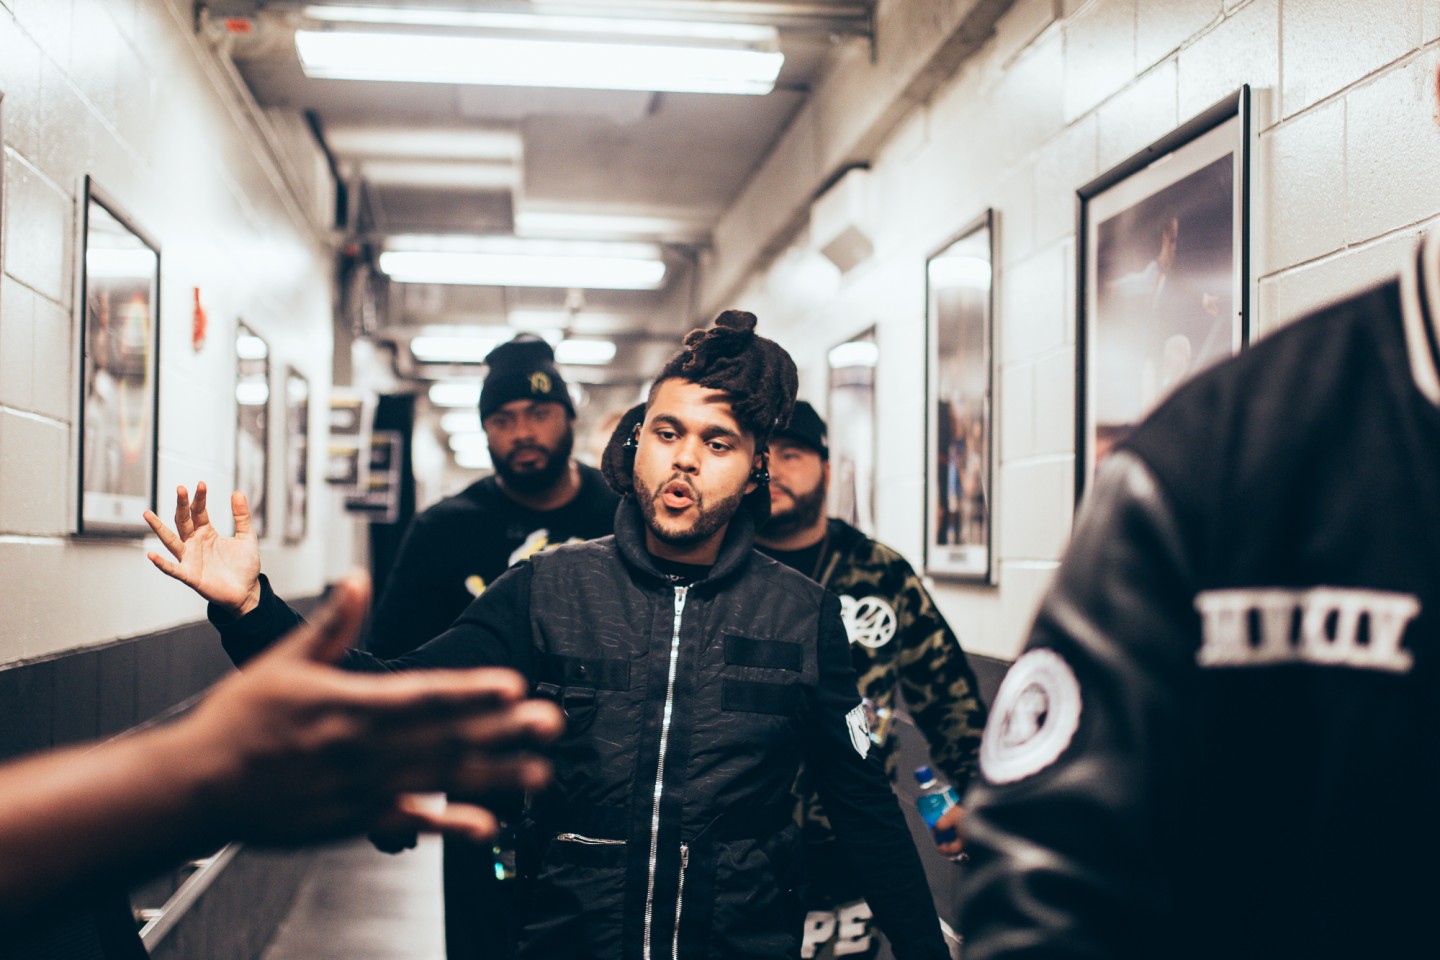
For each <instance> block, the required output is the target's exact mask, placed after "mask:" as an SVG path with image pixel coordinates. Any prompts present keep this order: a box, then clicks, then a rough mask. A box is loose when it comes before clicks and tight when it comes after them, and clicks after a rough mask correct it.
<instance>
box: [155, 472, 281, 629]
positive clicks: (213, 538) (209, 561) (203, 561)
mask: <svg viewBox="0 0 1440 960" xmlns="http://www.w3.org/2000/svg"><path fill="white" fill-rule="evenodd" d="M205 493H206V491H205V483H204V481H201V482H200V483H198V484H196V485H195V500H194V502H193V503H192V502H191V501H190V495H189V493H188V492H187V491H186V490H185V488H184V487H183V486H182V487H177V488H176V490H175V529H174V530H171V529H170V528H169V527H167V526H166V525H165V524H164V522H163V521H161V519H160V518H159V517H157V516H156V515H155V514H154V513H152V512H150V511H149V510H146V511H145V514H144V516H145V522H146V523H148V524H150V529H151V530H154V531H155V535H156V536H157V537H159V538H160V542H161V543H162V544H164V546H165V549H166V550H168V551H170V556H172V557H174V558H175V559H174V560H171V559H168V558H166V557H163V556H161V555H160V554H158V553H147V554H146V556H147V557H149V558H150V562H151V563H153V564H155V566H157V567H159V568H160V571H161V572H162V573H164V574H166V575H167V576H171V577H174V578H175V579H176V580H179V581H180V582H181V583H183V584H185V585H186V586H188V587H190V588H191V589H192V590H194V591H195V592H196V593H198V594H200V596H202V597H204V598H205V599H206V600H209V601H210V602H211V603H214V604H217V605H219V606H221V607H224V608H226V609H227V610H229V611H230V612H231V613H233V614H235V615H237V616H239V615H242V614H246V613H249V612H250V611H251V610H253V609H255V607H256V605H257V604H259V602H260V543H259V541H258V540H257V539H256V538H255V534H254V532H253V531H252V530H251V527H250V504H249V503H248V502H247V501H246V499H245V494H243V493H241V492H240V491H238V490H237V491H235V492H234V493H233V494H231V495H230V512H231V513H232V514H233V515H234V517H235V536H233V537H222V536H221V535H220V534H219V532H218V531H216V529H215V527H214V525H213V524H211V523H210V514H209V512H208V511H207V510H206V509H205Z"/></svg>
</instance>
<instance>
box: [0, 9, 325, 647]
mask: <svg viewBox="0 0 1440 960" xmlns="http://www.w3.org/2000/svg"><path fill="white" fill-rule="evenodd" d="M191 17H192V13H191V4H190V3H189V2H188V0H0V95H3V100H0V116H3V125H4V128H3V139H4V178H5V180H4V186H5V195H4V246H3V254H4V263H3V266H4V274H3V277H0V576H3V579H4V584H5V587H4V602H3V603H0V664H3V663H7V662H11V661H15V660H19V659H25V658H30V657H36V656H42V655H45V654H49V653H53V652H56V651H60V650H65V649H69V648H72V647H78V646H85V645H88V644H94V643H101V642H105V641H109V640H113V639H116V638H117V637H125V636H133V635H136V634H142V633H146V632H150V631H153V630H156V629H160V628H163V627H167V626H171V625H174V624H177V623H182V622H188V621H194V620H196V619H198V618H200V617H202V616H203V615H204V614H203V605H202V604H201V603H200V602H199V601H198V600H197V599H196V598H195V597H194V595H193V594H191V593H190V591H189V590H188V589H186V588H184V587H181V586H179V585H178V584H174V583H172V582H171V581H168V580H166V579H165V578H164V577H162V576H161V575H160V574H159V572H158V571H156V570H154V569H153V568H151V566H150V564H149V562H148V561H147V560H146V559H145V551H146V550H147V549H153V550H158V549H160V547H159V543H158V541H157V540H155V539H154V538H153V537H152V538H147V539H145V540H143V541H142V540H141V539H140V538H138V537H137V538H134V539H129V540H120V541H114V540H111V541H93V540H84V539H79V538H75V537H73V536H71V535H70V532H71V531H73V530H74V528H75V527H74V525H75V506H74V504H75V501H76V485H77V477H76V463H75V454H74V453H73V452H72V448H73V446H74V440H75V438H74V432H75V428H74V424H75V422H76V412H77V407H78V404H79V399H78V398H79V393H80V383H79V377H80V374H79V371H78V360H77V356H76V354H77V349H78V338H79V321H78V319H77V317H76V315H75V303H74V301H75V262H76V257H77V241H78V237H77V232H78V227H77V224H78V217H77V214H78V208H79V205H80V204H81V203H83V179H84V176H85V175H86V174H90V175H92V176H93V177H94V178H95V180H96V182H97V183H98V184H100V185H101V186H102V187H103V189H104V190H106V191H107V193H108V194H109V195H110V196H111V197H112V198H113V199H114V200H115V202H116V203H117V204H119V205H120V206H121V207H123V208H124V210H125V211H126V212H127V213H128V214H129V215H130V216H131V217H133V218H134V219H135V221H136V222H137V223H138V224H140V225H141V226H142V227H143V228H144V229H145V230H146V231H147V232H149V233H150V234H151V235H152V236H153V237H155V238H156V239H157V240H158V241H159V243H160V245H161V248H162V253H161V283H162V290H161V294H160V418H159V424H160V428H159V475H158V482H159V489H160V501H161V506H160V511H159V512H160V514H161V515H162V516H167V515H168V514H169V513H171V512H173V507H172V508H169V509H167V507H166V505H165V504H166V502H167V501H168V502H169V503H170V504H173V502H174V499H173V498H174V494H173V491H174V488H175V485H176V484H178V483H184V484H186V485H187V486H190V487H192V488H193V485H194V483H195V481H196V480H198V479H205V480H206V481H207V482H208V483H209V484H210V485H211V487H212V489H213V490H214V491H215V493H216V494H217V496H216V497H215V500H216V501H217V504H216V505H217V507H218V512H219V514H220V515H221V516H223V517H224V518H226V522H227V523H228V517H229V508H228V495H229V491H230V488H231V484H232V482H233V476H234V446H235V414H234V399H233V390H234V382H235V361H234V335H235V324H236V321H237V319H239V318H243V319H244V321H245V323H247V324H248V325H249V326H250V327H251V328H252V329H254V330H255V331H256V332H258V333H259V334H260V335H262V336H263V337H265V339H266V340H268V341H269V344H270V348H271V358H272V359H271V363H272V367H271V373H272V379H271V385H272V393H273V395H274V396H275V398H276V399H275V400H274V401H272V404H271V421H270V426H271V472H270V496H271V505H270V511H271V512H270V526H271V531H272V534H271V536H269V537H268V538H267V540H266V541H265V543H264V544H263V547H264V554H265V564H266V569H267V570H269V571H270V572H271V573H272V575H274V576H275V577H276V579H277V581H279V582H282V583H284V584H285V586H286V590H287V591H288V592H289V593H291V594H293V595H296V596H304V595H308V594H313V593H316V592H318V591H319V590H320V589H321V587H322V585H323V571H322V566H323V544H324V542H325V533H326V530H325V527H326V517H325V508H324V505H325V504H326V503H327V499H326V497H325V496H324V488H323V485H321V484H318V483H316V482H315V478H316V470H317V469H318V466H319V464H320V462H321V460H320V449H319V448H320V447H321V446H323V444H322V443H320V442H318V441H319V440H320V438H321V433H320V431H321V430H323V425H324V418H323V414H322V412H321V411H322V410H323V408H324V405H325V403H326V396H327V390H328V384H329V382H330V355H331V335H330V319H329V317H330V267H329V262H328V259H327V257H326V255H325V253H324V251H323V249H322V247H321V245H320V243H319V241H318V233H316V231H315V230H314V229H313V228H311V227H309V226H307V225H306V220H307V217H306V215H305V214H303V213H300V212H299V211H298V210H294V209H291V207H289V206H287V205H286V204H285V203H284V202H282V199H281V197H282V193H281V191H280V189H279V188H278V186H277V183H278V182H279V181H278V180H277V176H278V175H277V173H276V171H275V170H274V168H273V167H272V166H271V164H270V163H269V162H268V161H265V160H263V159H262V153H261V148H260V147H259V140H258V138H257V137H256V136H255V134H254V133H253V132H252V131H251V130H250V129H249V128H248V127H247V126H246V124H245V121H244V119H243V115H242V114H240V113H239V112H238V110H237V109H235V107H234V105H233V103H232V102H231V101H230V100H229V99H228V95H227V94H226V93H224V92H222V91H223V85H222V84H221V83H219V82H218V80H217V78H216V77H215V76H214V75H213V74H212V72H211V68H209V67H207V66H206V65H205V64H206V62H207V61H206V60H205V59H204V57H203V56H202V53H201V50H200V47H199V46H198V43H197V41H196V40H195V39H194V37H193V35H192V29H191ZM196 287H199V288H200V291H201V302H202V303H203V305H204V308H205V310H206V312H207V313H208V316H209V332H208V339H207V342H206V344H205V346H204V348H203V349H202V350H200V351H199V352H196V351H195V350H194V349H192V347H191V317H192V314H193V312H194V294H193V290H194V289H195V288H196ZM287 364H290V365H293V366H294V367H296V368H297V369H298V370H300V371H301V372H302V373H304V374H305V375H306V376H307V377H309V378H310V383H311V387H312V398H311V406H310V409H311V455H312V456H311V477H312V484H311V510H310V529H309V534H308V536H307V538H306V540H305V542H304V543H302V544H300V545H298V546H294V547H290V546H283V545H282V544H281V541H280V533H279V531H280V530H281V528H282V525H281V521H282V517H281V513H280V510H281V508H282V504H283V491H284V486H283V483H284V476H283V474H282V472H281V471H282V466H281V464H282V463H283V449H284V448H283V446H282V444H283V437H284V419H283V410H282V409H281V406H280V398H283V396H284V381H283V376H284V368H285V366H286V365H287ZM277 385H278V389H276V386H277Z"/></svg>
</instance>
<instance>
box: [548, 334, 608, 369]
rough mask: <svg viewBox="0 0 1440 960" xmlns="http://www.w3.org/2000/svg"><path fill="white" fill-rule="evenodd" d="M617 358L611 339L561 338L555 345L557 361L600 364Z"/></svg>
mask: <svg viewBox="0 0 1440 960" xmlns="http://www.w3.org/2000/svg"><path fill="white" fill-rule="evenodd" d="M614 359H615V344H614V343H613V342H612V341H610V340H561V341H560V342H559V343H558V344H556V345H555V362H556V363H559V364H583V365H590V366H600V365H602V364H606V363H609V362H610V361H611V360H614Z"/></svg>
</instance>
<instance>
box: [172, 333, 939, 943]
mask: <svg viewBox="0 0 1440 960" xmlns="http://www.w3.org/2000/svg"><path fill="white" fill-rule="evenodd" d="M754 328H755V317H754V315H753V314H749V313H742V312H739V311H729V312H726V313H724V314H722V315H721V316H720V317H719V319H718V320H717V321H716V323H715V326H714V327H713V328H712V329H709V330H704V331H700V330H697V331H694V332H692V333H691V334H690V335H689V336H687V337H686V338H685V344H684V347H683V348H682V349H681V350H680V352H679V353H678V354H677V355H676V356H675V357H674V358H673V359H671V361H670V362H669V363H667V364H666V365H665V368H664V369H663V370H662V371H661V372H660V376H659V377H658V378H657V379H656V381H655V385H654V386H653V387H652V388H651V390H650V395H649V399H648V400H647V401H646V402H645V404H643V405H641V406H639V407H637V408H635V409H634V410H632V411H630V413H629V414H628V415H627V416H626V417H625V418H623V419H622V420H621V422H620V425H619V426H618V427H617V428H616V432H615V434H614V436H612V438H611V442H610V445H609V446H608V447H607V449H606V452H605V458H604V459H605V462H604V466H605V475H606V479H607V480H608V481H609V482H610V484H611V485H612V486H613V487H614V488H615V489H616V492H617V493H619V494H621V496H622V498H623V499H622V500H621V503H620V507H619V508H618V510H617V511H616V515H615V535H614V536H613V537H606V538H604V539H601V540H593V541H590V542H588V543H582V544H575V545H566V546H561V547H558V548H556V549H554V550H551V551H548V552H545V553H541V554H537V555H536V556H534V557H531V558H530V559H528V560H526V561H524V562H522V563H519V564H517V565H516V566H514V567H512V568H511V569H510V570H509V571H508V572H506V573H505V574H504V575H502V576H501V577H499V578H498V579H497V580H496V581H495V582H494V583H493V584H491V585H490V587H489V589H487V590H486V591H485V593H484V594H482V595H481V596H480V597H479V598H477V599H476V600H475V601H474V602H473V603H472V604H471V605H470V607H469V608H468V609H467V610H466V611H465V613H464V614H463V615H462V616H461V617H460V619H459V620H457V621H456V622H455V624H454V625H453V626H452V627H451V628H450V629H449V630H447V631H446V632H445V633H443V634H441V635H440V636H439V637H437V638H435V639H434V640H431V641H430V642H429V643H427V644H425V645H424V646H422V647H420V648H419V649H418V650H416V651H414V652H413V653H411V654H409V655H408V656H405V657H403V658H400V659H398V660H391V661H381V660H378V659H376V658H374V657H373V656H370V655H368V654H365V653H352V654H350V655H349V657H348V664H349V665H350V666H351V667H353V668H354V669H361V670H404V669H415V668H435V667H459V666H479V665H505V666H512V667H514V668H516V669H518V670H520V671H521V672H522V673H523V674H525V675H526V676H527V677H529V678H530V680H531V682H532V683H533V684H534V685H535V689H536V691H537V692H538V693H540V694H541V695H544V696H548V697H551V698H553V699H554V700H556V701H557V702H558V703H559V704H560V705H561V707H562V708H563V709H564V711H565V714H566V718H567V723H566V729H565V732H564V733H563V734H562V735H561V737H560V739H559V740H558V741H557V744H556V747H555V750H554V757H553V760H554V768H555V775H554V787H553V788H552V789H551V790H549V791H548V792H546V793H544V794H541V795H538V796H536V797H534V798H532V802H531V804H530V809H529V811H528V815H527V832H528V833H529V834H530V836H531V837H532V839H533V840H534V841H535V852H534V854H533V855H532V856H533V859H531V860H530V862H528V863H527V864H526V865H525V866H524V867H522V872H523V873H524V874H525V875H526V876H527V878H528V879H527V881H526V882H527V886H528V896H527V899H526V903H525V906H524V908H523V910H524V913H525V916H524V917H523V933H522V934H521V944H520V956H521V957H524V958H535V960H540V958H545V960H551V958H556V957H566V958H572V957H574V958H607V960H609V958H616V960H618V958H620V957H625V958H636V960H652V958H653V960H661V958H667V960H669V958H678V957H708V958H724V960H730V958H740V957H744V958H747V960H754V958H775V960H779V958H794V957H797V956H798V955H799V952H800V933H801V925H802V921H803V918H804V907H803V905H802V901H801V898H800V894H799V886H800V881H801V875H802V873H803V863H802V857H801V856H800V850H799V848H798V844H799V835H798V829H797V826H796V824H795V820H794V817H793V814H792V807H793V800H792V797H791V792H790V789H791V785H792V784H793V782H794V779H795V775H796V772H797V770H798V769H799V766H800V763H801V760H802V758H803V760H804V762H805V765H806V768H807V770H808V771H809V772H810V776H811V777H812V778H813V779H814V780H815V783H816V786H817V787H818V788H819V790H820V794H821V797H822V799H823V800H824V802H825V806H826V809H827V810H828V811H829V813H830V818H831V822H832V824H833V825H834V827H835V829H836V832H837V834H838V835H839V838H840V842H841V843H842V844H844V845H845V847H846V850H847V853H848V855H849V856H850V859H851V860H852V861H853V862H856V863H861V864H864V865H865V876H866V881H867V882H866V884H865V889H864V891H863V893H864V896H865V898H866V899H867V901H868V902H869V903H870V905H871V907H872V908H873V909H874V912H875V916H876V919H877V920H878V922H879V924H880V927H881V928H882V929H883V930H884V931H885V933H886V934H887V935H888V936H889V938H890V941H891V944H892V947H893V949H894V952H895V955H896V957H897V958H899V960H910V958H935V960H941V958H945V957H948V951H947V949H946V947H945V945H944V942H943V940H942V939H941V934H940V925H939V920H938V918H937V917H936V915H935V909H934V906H933V904H932V902H931V899H930V894H929V890H928V889H927V887H926V884H925V877H924V873H923V871H922V869H921V865H920V859H919V856H918V854H917V853H916V851H915V847H914V845H913V842H912V841H911V839H910V835H909V832H908V830H907V828H906V826H905V821H904V818H903V816H902V815H901V812H900V809H899V807H898V805H897V804H896V801H895V798H894V796H893V794H892V793H891V792H890V787H889V783H888V781H887V780H886V778H885V773H884V770H883V769H882V768H881V766H880V765H879V763H878V762H877V760H876V758H875V757H874V756H869V755H868V754H869V748H870V739H869V735H868V730H867V729H866V725H865V713H864V710H863V708H862V706H861V704H860V698H859V696H858V695H857V693H856V680H855V673H854V669H853V667H852V666H851V662H850V652H849V644H848V641H847V639H846V635H845V628H844V625H843V623H842V621H841V618H840V602H839V600H838V599H837V598H836V597H835V596H834V595H832V594H828V593H826V592H825V591H824V590H823V589H822V588H821V587H820V586H819V585H818V584H815V583H813V582H812V581H810V580H808V579H806V578H805V577H803V576H801V575H800V574H798V573H796V572H795V571H793V570H790V569H789V568H787V567H785V566H783V565H781V564H779V563H776V562H775V561H773V560H770V559H769V558H767V557H764V556H763V555H761V554H759V553H757V552H756V551H755V550H754V549H753V548H752V543H753V540H754V536H755V529H756V525H757V522H759V521H760V520H763V518H764V517H765V516H766V514H767V513H768V510H769V495H768V493H767V492H766V489H765V485H766V484H767V483H768V479H769V478H768V473H767V471H766V454H765V450H766V443H767V441H768V439H769V436H770V434H771V432H772V431H773V430H774V429H775V428H776V427H778V426H783V425H784V424H785V423H786V421H787V420H788V418H789V416H790V411H791V409H792V407H793V405H794V402H795V388H796V374H795V364H794V362H793V361H792V360H791V359H790V356H789V355H788V354H787V353H786V352H785V351H784V350H783V349H781V348H780V347H779V346H778V345H777V344H775V343H773V342H772V341H770V340H766V339H764V338H762V337H758V336H756V335H755V332H754ZM236 506H237V507H239V508H240V509H244V502H243V498H242V497H240V496H239V495H237V499H236ZM198 520H199V518H192V521H191V522H190V523H188V524H186V525H185V528H186V530H187V531H189V535H188V536H187V537H186V538H185V539H183V540H182V539H181V538H179V537H177V536H176V535H175V534H173V533H171V532H170V531H168V530H162V531H157V532H161V539H162V541H163V542H165V544H166V545H167V547H169V548H170V549H171V552H172V553H173V554H174V555H175V557H176V559H177V560H178V561H179V562H178V563H174V564H171V563H168V562H166V563H164V564H162V565H161V568H162V569H164V570H166V572H167V573H170V574H171V575H172V576H176V577H177V578H178V579H181V580H183V581H184V582H186V583H188V584H190V585H191V586H192V587H194V588H195V589H196V590H197V591H198V592H199V593H201V595H203V596H205V597H206V598H208V599H209V600H210V601H211V618H212V620H213V621H214V622H216V623H217V624H218V625H219V626H220V627H221V633H222V638H223V640H224V643H225V647H226V650H227V651H228V652H229V653H230V655H231V657H232V658H234V659H235V660H236V661H237V662H244V661H245V660H247V659H248V658H249V657H251V656H253V655H255V654H256V653H257V652H258V651H260V650H262V649H264V647H265V646H267V645H268V644H269V643H270V642H271V641H272V640H273V638H274V637H276V636H278V635H279V634H280V633H282V632H284V630H286V629H287V628H289V627H291V626H293V625H294V624H295V622H296V621H297V619H298V617H297V616H296V614H295V613H294V612H292V611H291V610H290V609H289V608H288V607H286V606H285V605H284V603H283V602H282V601H280V600H279V599H278V598H277V597H276V596H275V595H274V593H272V592H271V591H270V588H269V585H268V583H267V582H266V581H265V579H264V578H263V577H260V576H258V575H257V574H254V573H248V572H247V571H251V570H258V558H251V559H248V560H247V561H246V562H233V561H228V560H227V559H226V554H227V552H229V553H231V554H233V553H236V552H239V551H238V550H237V548H236V544H235V541H228V540H224V539H223V538H220V537H218V536H217V535H216V534H215V532H214V529H213V528H212V527H210V526H209V524H208V522H204V523H201V522H198ZM155 523H158V521H155ZM160 526H161V527H162V528H163V524H162V525H160ZM251 547H253V541H251V542H250V543H249V544H247V545H244V546H242V547H240V548H239V550H244V549H249V548H251ZM237 571H238V572H237Z"/></svg>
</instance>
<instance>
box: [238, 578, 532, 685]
mask: <svg viewBox="0 0 1440 960" xmlns="http://www.w3.org/2000/svg"><path fill="white" fill-rule="evenodd" d="M530 577H531V566H530V563H529V562H525V563H520V564H517V565H515V566H513V567H511V568H510V569H509V570H507V571H506V572H505V574H504V575H503V576H501V577H500V578H499V579H498V580H496V581H495V582H494V583H493V584H491V585H490V589H488V590H486V591H485V592H484V593H482V594H481V595H480V596H479V597H477V598H476V599H475V601H474V602H473V603H471V604H470V606H469V607H467V608H466V609H465V612H464V613H463V614H461V615H460V619H458V620H456V621H455V623H454V624H453V625H452V626H451V627H450V629H449V630H446V631H445V632H444V633H442V634H440V636H438V637H436V638H435V639H433V640H431V641H430V642H429V643H426V644H424V645H423V646H421V647H420V648H419V649H418V650H416V651H414V652H413V653H410V654H408V655H406V656H404V657H400V658H398V659H394V660H383V659H381V658H380V657H377V656H375V655H374V654H372V653H368V652H366V651H364V650H349V651H346V653H345V656H344V658H343V659H342V660H341V661H340V663H341V665H342V666H344V667H345V668H346V669H347V670H361V671H366V672H370V673H383V672H393V671H399V670H427V669H439V668H456V669H461V668H468V667H510V668H512V669H514V670H518V671H520V672H521V673H523V674H525V675H526V676H527V677H528V676H530V659H531V655H530ZM210 622H211V623H213V624H215V626H217V627H218V628H219V629H220V639H221V642H222V643H223V644H224V645H225V652H226V653H228V654H230V659H231V660H233V661H234V662H235V663H236V665H243V664H244V662H245V661H247V660H249V659H250V658H251V657H253V656H255V655H256V654H258V653H260V652H262V651H263V650H264V649H265V648H266V647H268V646H269V645H270V644H272V643H274V642H275V641H276V640H278V639H279V638H280V637H281V636H283V635H284V634H285V633H288V632H289V631H290V630H292V629H294V628H295V627H297V626H299V625H300V624H301V623H303V622H304V620H302V619H301V617H300V615H299V614H298V613H296V612H295V611H294V610H292V609H290V607H288V606H287V605H286V604H285V601H283V600H281V599H280V598H279V597H277V596H275V594H274V592H273V591H271V589H270V583H269V580H267V579H266V578H265V577H264V576H261V578H260V605H259V606H257V607H256V608H255V609H254V610H251V611H250V612H249V613H247V614H245V616H243V617H239V618H230V617H228V616H227V615H226V614H225V612H224V611H223V610H220V609H219V608H218V607H215V606H214V605H213V604H212V605H211V609H210Z"/></svg>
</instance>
